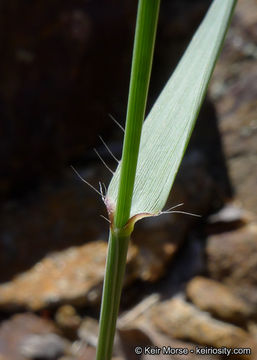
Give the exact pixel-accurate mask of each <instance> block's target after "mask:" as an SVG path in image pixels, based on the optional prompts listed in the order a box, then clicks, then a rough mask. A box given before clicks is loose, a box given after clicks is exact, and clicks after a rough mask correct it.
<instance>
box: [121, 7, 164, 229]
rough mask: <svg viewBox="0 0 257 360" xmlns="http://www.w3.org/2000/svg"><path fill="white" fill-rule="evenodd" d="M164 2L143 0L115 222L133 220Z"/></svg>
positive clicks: (135, 44) (138, 23)
mask: <svg viewBox="0 0 257 360" xmlns="http://www.w3.org/2000/svg"><path fill="white" fill-rule="evenodd" d="M159 7H160V0H140V1H139V4H138V14H137V24H136V33H135V42H134V50H133V59H132V68H131V75H130V87H129V97H128V106H127V117H126V128H125V138H124V144H123V153H122V162H121V174H120V183H119V192H118V200H117V208H116V213H115V218H114V223H115V226H116V227H117V228H122V227H123V226H124V225H125V224H126V223H127V221H128V219H129V217H130V209H131V202H132V195H133V188H134V182H135V176H136V167H137V159H138V152H139V144H140V137H141V130H142V125H143V120H144V116H145V108H146V100H147V95H148V87H149V82H150V75H151V68H152V61H153V50H154V43H155V37H156V29H157V21H158V15H159Z"/></svg>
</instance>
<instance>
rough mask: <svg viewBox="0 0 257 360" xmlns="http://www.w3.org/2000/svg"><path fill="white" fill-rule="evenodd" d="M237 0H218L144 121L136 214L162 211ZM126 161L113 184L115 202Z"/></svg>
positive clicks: (111, 194) (111, 191)
mask: <svg viewBox="0 0 257 360" xmlns="http://www.w3.org/2000/svg"><path fill="white" fill-rule="evenodd" d="M235 3H236V0H226V1H224V0H215V1H214V2H213V4H212V6H211V7H210V9H209V11H208V13H207V15H206V16H205V18H204V20H203V22H202V24H201V25H200V27H199V28H198V30H197V32H196V33H195V35H194V37H193V39H192V40H191V43H190V45H189V47H188V48H187V50H186V52H185V54H184V56H183V58H182V59H181V61H180V63H179V64H178V66H177V68H176V69H175V71H174V73H173V75H172V76H171V78H170V79H169V81H168V82H167V84H166V86H165V87H164V89H163V91H162V93H161V94H160V96H159V98H158V99H157V101H156V103H155V105H154V106H153V108H152V110H151V112H150V114H149V115H148V117H147V119H146V120H145V122H144V125H143V130H142V137H141V143H140V150H139V158H138V165H137V171H136V179H135V187H134V191H133V198H132V207H131V212H130V217H133V216H135V215H137V214H141V213H151V214H153V215H156V214H158V213H159V212H160V211H161V210H162V209H163V207H164V205H165V203H166V201H167V198H168V195H169V193H170V189H171V186H172V184H173V182H174V179H175V176H176V174H177V171H178V168H179V165H180V162H181V160H182V158H183V154H184V152H185V150H186V146H187V144H188V141H189V138H190V136H191V133H192V130H193V127H194V123H195V121H196V118H197V115H198V113H199V110H200V106H201V104H202V102H203V99H204V96H205V93H206V91H207V86H208V83H209V80H210V77H211V74H212V72H213V69H214V66H215V63H216V60H217V57H218V55H219V52H220V49H221V46H222V43H223V40H224V37H225V34H226V31H227V28H228V25H229V22H230V18H231V16H232V12H233V9H234V6H235ZM119 176H120V167H118V168H117V170H116V172H115V174H114V176H113V178H112V181H111V183H110V185H109V188H108V193H107V198H108V201H109V202H110V203H112V204H113V207H115V204H116V201H117V186H118V183H119Z"/></svg>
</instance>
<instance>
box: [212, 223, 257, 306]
mask: <svg viewBox="0 0 257 360" xmlns="http://www.w3.org/2000/svg"><path fill="white" fill-rule="evenodd" d="M206 253H207V268H208V271H209V274H210V276H211V277H212V278H213V279H216V280H220V281H222V282H224V283H225V284H227V285H229V286H230V287H232V288H233V289H234V290H235V291H236V292H237V293H238V294H239V295H241V296H242V297H244V298H245V299H246V301H248V302H250V304H252V305H253V306H254V309H255V312H256V311H257V271H256V269H257V225H256V224H255V223H253V224H250V225H248V226H245V227H242V228H240V229H238V230H236V231H231V232H226V233H222V234H219V235H213V236H210V237H209V238H208V240H207V246H206Z"/></svg>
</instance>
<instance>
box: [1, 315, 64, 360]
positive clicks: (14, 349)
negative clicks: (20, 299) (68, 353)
mask: <svg viewBox="0 0 257 360" xmlns="http://www.w3.org/2000/svg"><path fill="white" fill-rule="evenodd" d="M56 332H57V330H56V328H55V326H54V324H53V323H52V322H51V321H50V320H44V319H42V318H39V317H38V316H36V315H34V314H30V313H25V314H19V315H15V316H13V317H12V318H11V319H9V320H7V321H4V322H3V323H2V324H1V326H0V358H1V357H3V358H4V359H5V358H6V359H8V360H25V359H26V358H27V357H26V358H25V357H24V355H23V353H22V344H24V342H26V341H27V339H28V338H29V337H31V336H35V335H36V336H47V335H50V334H52V335H54V334H56ZM58 339H61V338H60V337H58ZM61 341H64V340H62V339H61Z"/></svg>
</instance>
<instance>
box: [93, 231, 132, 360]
mask: <svg viewBox="0 0 257 360" xmlns="http://www.w3.org/2000/svg"><path fill="white" fill-rule="evenodd" d="M128 244H129V236H125V237H124V236H120V235H119V234H118V233H116V234H115V233H114V232H112V231H110V236H109V245H108V256H107V263H106V270H105V279H104V288H103V297H102V307H101V316H100V331H99V337H98V345H97V355H96V360H109V359H111V356H112V347H113V341H114V335H115V328H116V320H117V316H118V311H119V304H120V296H121V290H122V282H123V277H124V272H125V267H126V258H127V250H128Z"/></svg>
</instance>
